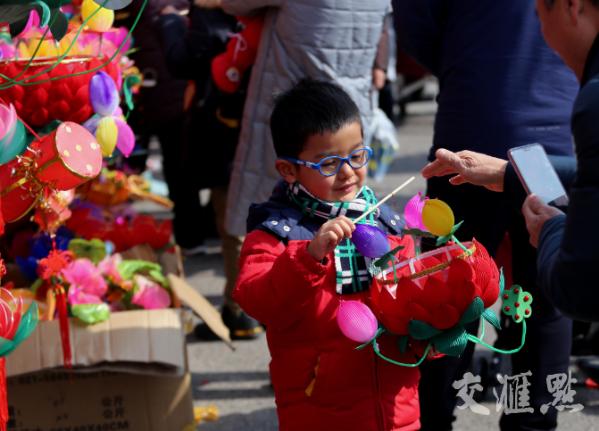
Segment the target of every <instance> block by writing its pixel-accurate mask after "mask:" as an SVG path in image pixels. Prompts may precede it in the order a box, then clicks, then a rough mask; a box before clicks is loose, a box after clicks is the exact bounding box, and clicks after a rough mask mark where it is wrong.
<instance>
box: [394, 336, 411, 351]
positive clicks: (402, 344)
mask: <svg viewBox="0 0 599 431" xmlns="http://www.w3.org/2000/svg"><path fill="white" fill-rule="evenodd" d="M408 341H409V337H408V336H407V335H402V336H401V337H398V339H397V347H398V348H399V351H400V352H401V353H406V351H407V350H408Z"/></svg>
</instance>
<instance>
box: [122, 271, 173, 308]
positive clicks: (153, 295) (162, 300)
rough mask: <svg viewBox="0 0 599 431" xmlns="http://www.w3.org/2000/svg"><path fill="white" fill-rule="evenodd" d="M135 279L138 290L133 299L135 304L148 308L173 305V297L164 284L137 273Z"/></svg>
mask: <svg viewBox="0 0 599 431" xmlns="http://www.w3.org/2000/svg"><path fill="white" fill-rule="evenodd" d="M134 280H135V283H136V284H137V290H136V292H135V293H134V294H133V298H132V299H131V302H132V303H133V304H135V305H139V306H140V307H143V308H145V309H146V310H157V309H161V308H168V307H169V306H170V305H171V297H170V295H169V294H168V292H167V291H166V290H165V289H164V288H163V287H162V286H160V285H159V284H157V283H154V282H153V281H151V280H149V279H148V278H146V277H144V276H143V275H136V276H135V277H134Z"/></svg>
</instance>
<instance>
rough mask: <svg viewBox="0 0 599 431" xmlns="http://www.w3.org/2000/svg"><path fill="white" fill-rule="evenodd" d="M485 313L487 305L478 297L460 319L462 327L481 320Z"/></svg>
mask: <svg viewBox="0 0 599 431" xmlns="http://www.w3.org/2000/svg"><path fill="white" fill-rule="evenodd" d="M483 311H485V304H484V303H483V300H482V299H480V298H479V297H478V296H477V297H476V298H474V300H473V301H472V303H471V304H470V305H469V306H468V308H467V309H466V311H464V314H463V315H462V318H461V319H460V325H465V324H467V323H470V322H474V321H475V320H476V319H479V318H480V315H481V314H482V313H483Z"/></svg>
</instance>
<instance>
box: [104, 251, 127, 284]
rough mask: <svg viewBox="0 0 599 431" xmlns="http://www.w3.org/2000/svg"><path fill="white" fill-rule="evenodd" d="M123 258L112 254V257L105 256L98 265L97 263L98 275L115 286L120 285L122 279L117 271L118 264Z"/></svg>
mask: <svg viewBox="0 0 599 431" xmlns="http://www.w3.org/2000/svg"><path fill="white" fill-rule="evenodd" d="M122 260H123V258H122V257H121V255H120V254H118V253H117V254H113V255H112V256H107V257H105V258H104V259H102V261H101V262H100V263H98V271H100V273H101V274H102V275H103V276H104V277H106V278H108V279H110V281H112V282H113V283H115V284H121V283H122V282H123V277H121V273H120V272H119V270H118V266H119V263H121V261H122Z"/></svg>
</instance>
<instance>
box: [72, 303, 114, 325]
mask: <svg viewBox="0 0 599 431" xmlns="http://www.w3.org/2000/svg"><path fill="white" fill-rule="evenodd" d="M71 313H72V314H73V316H75V317H76V318H78V319H79V320H81V321H82V322H84V323H87V324H88V325H93V324H95V323H100V322H104V321H106V320H108V318H109V317H110V308H109V307H108V304H106V303H102V304H78V305H72V306H71Z"/></svg>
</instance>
